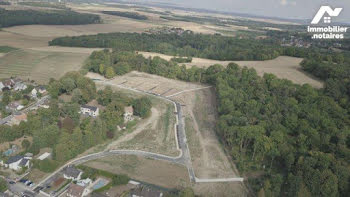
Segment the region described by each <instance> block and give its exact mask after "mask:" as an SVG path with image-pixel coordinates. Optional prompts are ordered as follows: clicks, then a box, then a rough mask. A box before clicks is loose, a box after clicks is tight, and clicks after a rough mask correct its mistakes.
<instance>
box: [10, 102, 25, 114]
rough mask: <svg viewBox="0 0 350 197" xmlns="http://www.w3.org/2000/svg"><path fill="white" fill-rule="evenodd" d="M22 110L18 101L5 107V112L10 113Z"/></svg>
mask: <svg viewBox="0 0 350 197" xmlns="http://www.w3.org/2000/svg"><path fill="white" fill-rule="evenodd" d="M23 108H24V106H23V105H21V104H20V103H19V102H18V101H14V102H12V103H10V104H8V105H7V106H6V110H7V111H11V112H14V111H19V110H21V109H23Z"/></svg>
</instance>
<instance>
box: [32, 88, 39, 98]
mask: <svg viewBox="0 0 350 197" xmlns="http://www.w3.org/2000/svg"><path fill="white" fill-rule="evenodd" d="M31 94H32V98H36V97H37V96H38V95H37V94H38V91H37V90H36V89H35V88H33V90H32V92H31Z"/></svg>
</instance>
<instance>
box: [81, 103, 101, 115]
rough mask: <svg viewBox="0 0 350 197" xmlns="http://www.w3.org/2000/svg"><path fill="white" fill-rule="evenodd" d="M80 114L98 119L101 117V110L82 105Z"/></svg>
mask: <svg viewBox="0 0 350 197" xmlns="http://www.w3.org/2000/svg"><path fill="white" fill-rule="evenodd" d="M80 113H81V114H84V115H88V116H92V117H97V116H98V115H99V109H98V107H95V106H90V105H82V106H81V107H80Z"/></svg>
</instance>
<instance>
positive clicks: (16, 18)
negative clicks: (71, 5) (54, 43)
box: [0, 8, 101, 27]
mask: <svg viewBox="0 0 350 197" xmlns="http://www.w3.org/2000/svg"><path fill="white" fill-rule="evenodd" d="M100 22H101V18H100V16H98V15H94V14H84V13H78V12H74V11H69V10H55V11H54V10H51V11H36V10H5V9H2V8H0V27H11V26H16V25H34V24H42V25H81V24H93V23H100Z"/></svg>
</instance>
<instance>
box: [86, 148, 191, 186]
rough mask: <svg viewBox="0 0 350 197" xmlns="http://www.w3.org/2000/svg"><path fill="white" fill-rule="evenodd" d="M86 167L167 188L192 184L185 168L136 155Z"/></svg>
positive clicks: (95, 162)
mask: <svg viewBox="0 0 350 197" xmlns="http://www.w3.org/2000/svg"><path fill="white" fill-rule="evenodd" d="M85 165H87V166H89V167H92V168H97V169H102V170H106V171H109V172H111V173H115V174H127V175H128V176H130V177H131V178H132V179H136V180H140V181H144V182H147V183H151V184H155V185H159V186H162V187H166V188H177V187H185V186H188V185H189V184H190V183H189V178H188V174H187V169H186V168H185V167H183V166H180V165H175V164H171V163H168V162H165V161H158V160H153V159H148V158H142V157H138V156H135V155H131V156H125V155H120V156H111V157H105V158H102V159H98V160H95V161H90V162H87V163H86V164H85Z"/></svg>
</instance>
